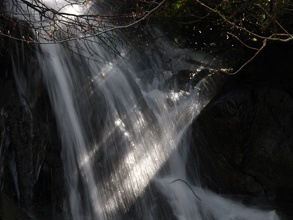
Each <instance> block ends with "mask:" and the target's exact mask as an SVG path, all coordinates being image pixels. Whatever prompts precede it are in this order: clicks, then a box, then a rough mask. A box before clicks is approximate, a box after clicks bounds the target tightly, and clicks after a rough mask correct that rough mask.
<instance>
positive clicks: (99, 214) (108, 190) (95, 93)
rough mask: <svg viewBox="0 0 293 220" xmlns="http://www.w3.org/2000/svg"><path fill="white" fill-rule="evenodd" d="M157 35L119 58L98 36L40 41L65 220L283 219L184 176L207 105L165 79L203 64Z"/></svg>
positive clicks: (60, 4) (194, 89)
mask: <svg viewBox="0 0 293 220" xmlns="http://www.w3.org/2000/svg"><path fill="white" fill-rule="evenodd" d="M43 3H44V4H47V5H48V6H49V7H52V8H55V9H54V10H58V9H59V8H62V10H69V11H70V13H78V11H79V10H80V11H82V10H83V8H82V7H80V6H79V7H78V8H73V7H71V6H72V5H71V4H69V6H66V7H64V6H65V5H66V4H67V3H68V1H65V0H64V1H61V0H60V1H56V0H52V1H48V0H46V1H43ZM26 8H27V7H23V10H25V9H26ZM29 13H31V14H33V13H32V12H29ZM83 13H84V11H83ZM35 19H38V18H35ZM152 32H153V34H154V35H156V39H157V40H156V41H154V42H153V45H154V46H153V47H151V46H149V47H147V46H146V47H145V48H144V47H143V49H140V50H141V51H139V52H138V51H137V50H136V48H135V45H134V44H133V43H132V42H127V45H125V46H120V47H119V49H118V50H119V52H120V53H119V54H113V53H111V52H110V51H108V50H107V49H105V48H104V47H103V46H102V45H100V44H98V43H96V42H97V41H98V39H97V38H94V37H93V38H89V39H87V40H85V41H84V42H85V43H86V44H82V45H80V44H77V43H76V42H75V41H70V42H66V43H63V44H61V43H56V44H46V41H44V40H43V42H42V43H43V44H40V45H39V46H40V52H39V54H38V62H39V64H40V67H41V72H42V74H43V78H44V81H45V83H46V87H47V90H48V93H49V96H50V100H51V102H52V106H53V109H54V111H55V114H56V117H57V122H58V127H59V133H60V137H61V140H62V158H63V163H64V169H65V181H66V184H67V187H68V194H69V196H68V199H66V202H65V203H66V205H67V206H66V207H67V210H66V211H64V212H65V213H66V214H64V219H78V220H79V219H217V220H222V219H223V220H227V219H247V220H248V219H249V220H251V219H258V220H262V219H263V220H268V219H271V220H277V219H279V217H278V216H277V215H276V214H275V212H273V211H272V212H267V211H261V210H257V209H251V208H246V207H244V206H242V205H239V204H237V203H235V202H232V201H230V200H227V199H225V198H222V197H220V196H218V195H215V194H213V193H211V192H208V191H206V190H204V189H201V188H200V187H199V185H200V183H198V186H194V185H192V184H191V182H192V183H197V179H196V174H195V175H194V179H192V180H191V179H188V177H187V175H186V171H185V167H186V164H185V163H186V160H185V159H186V155H187V154H188V149H189V144H190V143H189V141H188V138H189V132H188V127H189V125H190V123H191V122H192V120H193V119H194V118H195V117H196V115H197V114H198V113H199V111H200V110H201V108H202V104H201V103H202V102H201V100H199V98H198V97H199V94H200V92H201V91H200V88H201V87H200V83H199V84H198V86H190V87H189V89H187V90H186V91H182V90H179V89H178V90H176V89H175V88H171V87H170V86H171V84H170V83H167V82H168V80H170V79H171V77H172V75H173V73H174V72H177V71H179V70H180V69H181V68H182V69H190V68H191V67H192V68H193V69H198V70H199V71H200V69H202V68H203V67H202V66H199V65H197V64H192V65H193V66H191V64H190V63H189V64H187V63H184V62H183V61H182V60H181V61H180V60H179V59H178V56H177V55H182V54H186V53H190V52H189V51H184V50H182V49H177V48H176V47H174V46H172V45H171V44H170V43H168V40H167V39H165V38H162V37H160V36H161V35H162V34H161V33H160V31H159V30H158V29H156V28H154V29H153V30H152ZM38 34H40V35H46V33H42V32H41V33H38ZM116 34H117V35H118V33H116ZM119 34H123V33H121V32H120V33H119ZM152 48H159V49H160V52H156V51H155V50H152ZM91 51H93V52H94V54H92V53H91ZM190 55H191V56H192V57H194V59H195V60H197V61H201V60H202V59H203V57H205V54H201V53H193V54H190ZM170 60H171V64H170V65H169V66H168V65H166V63H167V61H170ZM178 61H180V62H179V63H178ZM186 65H189V66H186Z"/></svg>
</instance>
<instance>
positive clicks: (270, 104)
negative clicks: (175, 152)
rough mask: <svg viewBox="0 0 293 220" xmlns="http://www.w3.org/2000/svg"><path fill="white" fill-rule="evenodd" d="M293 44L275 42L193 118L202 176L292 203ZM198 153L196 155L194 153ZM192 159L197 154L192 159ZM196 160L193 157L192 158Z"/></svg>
mask: <svg viewBox="0 0 293 220" xmlns="http://www.w3.org/2000/svg"><path fill="white" fill-rule="evenodd" d="M292 51H293V44H292V43H290V44H281V43H279V44H272V45H269V46H268V47H267V48H266V49H265V50H264V51H262V53H261V54H260V55H259V56H258V57H257V58H256V59H255V60H254V61H253V62H252V63H250V64H249V66H247V67H246V68H245V69H244V70H243V71H242V72H241V73H239V74H238V75H236V76H233V77H231V78H230V79H229V80H228V81H227V82H226V83H225V84H224V86H223V87H222V90H221V91H220V92H219V93H218V94H217V96H216V97H215V98H214V99H213V100H212V101H211V102H210V103H209V104H208V105H207V106H206V107H205V109H204V110H203V111H202V112H201V113H200V115H199V116H198V118H197V119H196V120H195V122H194V123H193V136H194V142H195V148H194V149H192V155H193V156H192V157H193V158H196V157H198V158H199V160H198V161H197V162H196V163H198V164H199V167H200V168H199V171H200V177H201V180H202V182H203V184H204V185H206V186H207V187H209V188H211V189H212V190H215V191H217V192H219V193H223V194H234V195H243V196H249V197H250V198H252V199H259V198H262V200H264V201H267V202H269V203H270V204H274V205H276V206H277V210H281V211H284V212H285V213H286V215H288V216H289V217H288V218H289V219H291V218H292V216H291V215H290V212H291V211H290V209H292V207H293V86H292V85H293V74H292V73H293V56H292ZM195 156H196V157H195ZM191 160H192V159H191ZM193 162H194V161H193Z"/></svg>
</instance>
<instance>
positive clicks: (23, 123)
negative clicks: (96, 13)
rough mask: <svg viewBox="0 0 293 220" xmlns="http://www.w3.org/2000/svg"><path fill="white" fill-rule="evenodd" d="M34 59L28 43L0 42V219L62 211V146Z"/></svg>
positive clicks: (55, 215) (54, 215)
mask: <svg viewBox="0 0 293 220" xmlns="http://www.w3.org/2000/svg"><path fill="white" fill-rule="evenodd" d="M7 25H8V24H7ZM8 26H9V25H8ZM8 48H9V49H8ZM34 54H35V49H34V48H33V47H32V46H30V45H29V44H27V43H21V42H15V41H13V40H10V39H8V38H4V37H2V38H1V39H0V63H1V70H0V94H1V95H0V219H31V218H33V217H39V218H40V219H57V218H58V215H60V213H61V212H62V205H63V204H62V203H63V199H64V196H65V191H64V185H63V184H64V180H63V167H62V161H61V157H60V151H61V146H60V142H59V138H58V135H57V131H56V125H55V120H54V115H53V113H52V111H51V106H50V102H49V99H48V96H47V94H46V92H45V89H44V86H43V85H42V83H41V73H40V72H38V69H39V68H38V67H37V66H36V63H37V62H35V59H36V57H35V55H34ZM28 58H29V59H28ZM12 60H13V61H14V62H12ZM34 67H35V68H34ZM20 216H21V218H20Z"/></svg>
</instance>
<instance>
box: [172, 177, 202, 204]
mask: <svg viewBox="0 0 293 220" xmlns="http://www.w3.org/2000/svg"><path fill="white" fill-rule="evenodd" d="M178 181H181V182H183V183H185V184H186V185H187V186H188V188H189V189H190V190H191V192H192V193H193V195H195V197H196V198H197V199H198V200H199V201H201V198H199V196H198V195H196V193H195V192H194V191H193V189H192V188H191V187H190V185H189V184H188V183H187V182H186V181H185V180H182V179H176V180H173V181H172V182H170V184H171V183H175V182H178Z"/></svg>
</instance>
